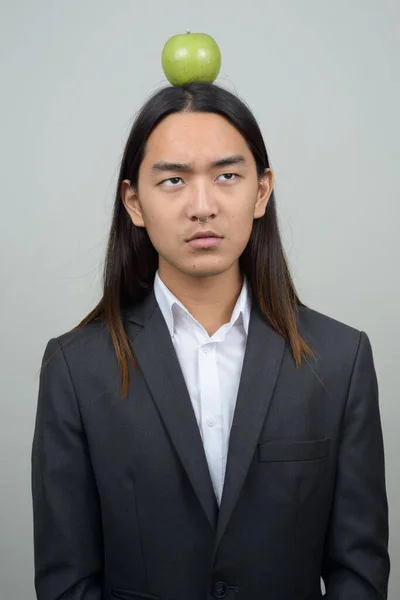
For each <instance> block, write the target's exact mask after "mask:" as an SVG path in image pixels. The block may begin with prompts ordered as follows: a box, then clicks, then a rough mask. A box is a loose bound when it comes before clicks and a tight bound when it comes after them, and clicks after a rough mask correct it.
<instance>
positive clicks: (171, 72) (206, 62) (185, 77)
mask: <svg viewBox="0 0 400 600" xmlns="http://www.w3.org/2000/svg"><path fill="white" fill-rule="evenodd" d="M161 63H162V68H163V71H164V74H165V76H166V78H167V79H168V81H169V82H170V83H171V84H172V85H187V84H188V83H191V82H193V81H206V82H208V83H213V81H215V79H216V78H217V76H218V73H219V70H220V68H221V52H220V49H219V47H218V44H217V42H216V41H215V40H214V38H212V37H211V36H210V35H208V34H207V33H191V32H190V31H187V32H186V33H180V34H178V35H174V36H172V37H171V38H170V39H169V40H168V41H167V42H166V44H165V46H164V48H163V51H162V57H161Z"/></svg>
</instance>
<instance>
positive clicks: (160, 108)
mask: <svg viewBox="0 0 400 600" xmlns="http://www.w3.org/2000/svg"><path fill="white" fill-rule="evenodd" d="M273 187H274V176H273V172H272V170H271V168H270V166H269V161H268V156H267V152H266V148H265V145H264V142H263V138H262V135H261V132H260V129H259V127H258V125H257V123H256V120H255V119H254V116H253V115H252V113H251V111H250V109H249V108H248V107H247V106H246V105H245V104H244V103H243V102H242V101H241V100H240V99H239V98H237V97H236V96H235V95H234V94H232V93H231V92H229V91H227V90H224V89H223V88H221V87H219V86H217V85H213V84H206V83H193V84H190V85H188V86H185V87H179V86H172V87H166V88H163V89H161V90H159V91H158V92H156V93H155V94H153V95H152V97H151V98H150V99H149V100H148V102H146V104H145V105H144V106H143V107H142V109H141V110H140V112H139V114H138V116H137V118H136V120H135V122H134V124H133V126H132V130H131V132H130V135H129V139H128V141H127V144H126V148H125V151H124V154H123V158H122V163H121V168H120V173H119V178H118V183H117V190H116V197H115V206H114V213H113V219H112V225H111V231H110V237H109V243H108V248H107V256H106V260H105V268H104V289H103V295H102V298H101V300H100V302H99V304H98V305H97V306H96V307H95V308H94V310H93V311H92V312H91V313H90V314H89V315H88V316H87V317H86V318H85V319H83V320H82V321H81V322H80V323H79V324H78V325H77V327H75V328H74V329H73V330H71V331H69V332H67V333H64V334H63V335H60V336H58V337H54V338H52V339H51V340H50V341H49V342H48V344H47V346H46V349H45V352H44V356H43V362H42V369H41V375H40V386H39V396H38V406H37V415H36V423H35V433H34V439H33V448H32V494H33V509H34V545H35V546H34V547H35V587H36V592H37V597H38V599H39V600H61V599H62V600H118V599H119V600H140V599H142V600H144V599H146V600H207V599H209V600H212V599H215V598H227V599H228V600H262V599H268V600H318V599H319V598H321V597H322V592H321V578H322V579H323V581H324V584H325V588H326V596H325V597H326V598H327V600H353V599H354V600H384V599H385V598H387V585H388V577H389V570H390V561H389V556H388V506H387V497H386V487H385V467H384V446H383V439H382V429H381V420H380V409H379V402H378V385H377V378H376V373H375V368H374V361H373V355H372V349H371V345H370V341H369V338H368V336H367V334H366V333H365V332H363V331H359V330H357V329H355V328H353V327H351V326H349V325H346V324H343V323H341V322H339V321H337V320H334V319H332V318H330V317H328V316H326V315H323V314H321V313H318V312H316V311H314V310H312V309H310V308H308V307H306V306H305V305H304V304H303V303H302V302H301V301H300V299H299V297H298V295H297V293H296V290H295V287H294V284H293V281H292V278H291V276H290V272H289V268H288V265H287V261H286V258H285V254H284V250H283V246H282V243H281V238H280V234H279V229H278V222H277V213H276V204H275V197H274V190H273Z"/></svg>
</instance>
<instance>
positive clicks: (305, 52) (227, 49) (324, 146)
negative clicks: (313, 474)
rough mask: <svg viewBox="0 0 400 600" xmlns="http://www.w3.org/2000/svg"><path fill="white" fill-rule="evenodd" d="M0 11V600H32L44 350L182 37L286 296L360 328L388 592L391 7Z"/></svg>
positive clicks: (394, 17)
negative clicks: (195, 40) (257, 181)
mask: <svg viewBox="0 0 400 600" xmlns="http://www.w3.org/2000/svg"><path fill="white" fill-rule="evenodd" d="M0 11H1V14H0V86H1V93H0V165H1V167H0V171H1V181H0V185H1V213H0V235H1V239H0V242H1V246H0V250H1V257H0V260H1V265H0V266H1V273H0V276H1V296H0V298H1V321H0V327H1V330H0V340H1V356H0V365H1V366H0V369H1V409H0V410H1V415H0V487H1V492H0V502H1V506H0V536H1V537H0V553H1V554H0V597H1V598H7V600H21V599H23V600H33V599H34V598H35V594H34V588H33V548H32V511H31V491H30V452H31V443H32V435H33V425H34V416H35V410H36V401H37V389H38V381H39V380H38V369H39V367H40V361H41V358H42V354H43V351H44V347H45V345H46V343H47V341H48V340H49V339H50V337H53V336H57V335H60V334H61V333H63V332H65V331H68V330H69V329H71V328H72V327H73V326H74V325H75V324H77V323H78V321H80V320H81V319H82V318H83V316H85V315H86V314H87V313H88V312H89V311H90V310H91V309H92V308H93V306H94V304H95V303H96V302H97V300H98V299H99V295H100V283H101V269H102V264H103V258H104V250H105V244H106V240H107V234H108V229H109V225H110V216H111V207H112V204H113V201H114V193H115V184H116V177H117V172H118V167H119V161H120V159H121V154H122V151H123V147H124V144H125V141H126V138H127V135H128V131H129V128H130V125H131V123H132V120H133V118H134V116H135V113H136V111H137V110H138V109H139V107H140V106H141V105H142V103H143V102H144V101H145V100H146V99H147V98H148V96H149V94H150V93H152V92H153V91H155V90H156V89H158V88H159V87H160V86H162V85H165V84H166V83H167V81H166V79H165V76H164V74H163V72H162V68H161V52H162V48H163V46H164V44H165V42H166V41H167V39H168V38H169V37H171V36H172V35H174V34H176V33H183V32H185V31H186V30H187V29H190V30H191V31H192V32H206V33H209V34H210V35H212V36H213V37H214V38H215V39H216V41H217V42H218V44H219V46H220V49H221V53H222V68H221V72H220V76H219V78H218V80H217V81H216V83H219V84H220V85H223V86H225V87H227V88H228V89H230V90H231V91H233V92H235V93H237V94H238V95H239V96H240V97H241V98H242V99H244V100H245V101H246V102H247V103H248V104H249V105H250V107H251V108H252V110H253V111H254V113H255V116H256V118H257V119H258V121H259V123H260V126H261V128H262V131H263V134H264V137H265V141H266V145H267V149H268V151H269V154H270V158H271V163H272V168H273V169H274V171H275V178H276V198H277V203H278V212H279V219H280V225H281V230H282V234H283V238H284V243H285V248H286V252H287V255H288V259H289V262H290V266H291V269H292V274H293V277H294V280H295V284H296V285H297V288H298V292H299V295H300V297H301V299H302V300H303V302H305V303H306V304H308V305H309V306H310V307H311V308H314V309H315V310H318V311H319V312H322V313H325V314H328V315H330V316H332V317H334V318H336V319H338V320H340V321H343V322H345V323H347V324H349V325H352V326H354V327H357V328H359V329H362V330H364V331H366V332H367V333H368V335H369V337H370V340H371V343H372V347H373V351H374V357H375V364H376V370H377V374H378V380H379V389H380V406H381V415H382V424H383V430H384V439H385V453H386V470H387V490H388V496H389V510H390V552H391V560H392V573H391V579H390V599H391V600H396V599H397V598H398V597H399V593H400V566H399V559H400V538H399V533H400V517H399V514H400V511H399V509H400V495H399V484H400V482H399V459H398V456H399V451H400V444H399V422H400V396H399V378H398V374H399V340H400V326H399V301H400V294H399V292H400V283H399V270H400V269H399V250H398V244H399V235H398V232H399V226H400V210H399V201H400V198H399V176H400V170H399V165H400V153H399V140H400V124H399V107H400V82H399V79H400V64H399V63H400V36H399V24H400V3H399V2H398V0H393V1H391V0H336V1H335V2H332V1H328V0H303V1H302V2H299V1H298V0H291V1H288V0H279V2H277V1H272V0H255V1H253V2H252V1H249V2H246V3H243V2H237V3H235V2H232V1H230V2H226V1H223V0H220V1H219V2H215V0H213V1H210V0H201V2H194V3H193V2H189V1H188V0H186V1H183V0H174V2H165V1H161V0H153V1H152V2H142V1H135V0H130V1H126V0H108V1H102V0H96V1H95V0H86V1H84V2H82V1H81V0H64V1H63V2H61V1H60V0H59V1H56V0H36V1H35V2H32V1H28V0H26V1H21V0H8V1H6V0H1V2H0ZM288 600H292V599H288ZM293 600H295V599H293ZM343 600H347V599H343ZM360 600H361V599H360Z"/></svg>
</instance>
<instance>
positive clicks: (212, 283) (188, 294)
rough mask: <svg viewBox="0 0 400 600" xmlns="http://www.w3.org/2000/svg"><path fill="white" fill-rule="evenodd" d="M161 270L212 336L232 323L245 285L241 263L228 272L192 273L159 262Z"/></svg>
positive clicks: (164, 279)
mask: <svg viewBox="0 0 400 600" xmlns="http://www.w3.org/2000/svg"><path fill="white" fill-rule="evenodd" d="M158 274H159V276H160V279H161V280H162V282H163V283H164V284H165V285H166V286H167V288H168V289H169V290H170V291H171V292H172V293H173V294H174V296H176V297H177V298H178V300H180V302H182V304H183V305H184V306H185V308H186V309H187V310H188V311H189V312H190V314H191V315H192V317H194V318H195V319H196V320H197V321H198V322H199V323H200V324H201V325H202V326H203V327H204V329H205V330H206V331H207V333H208V334H209V335H210V336H211V335H213V334H214V333H215V332H216V331H217V330H218V329H219V328H220V327H221V326H222V325H224V324H225V323H229V321H230V319H231V317H232V312H233V309H234V308H235V304H236V301H237V299H238V297H239V295H240V292H241V290H242V285H243V277H242V275H241V273H240V269H239V265H238V264H237V265H234V266H232V268H231V269H229V270H228V271H226V272H225V273H220V274H218V275H213V276H211V277H193V276H191V275H187V274H185V273H182V272H180V271H177V270H176V269H173V268H171V267H169V266H168V265H163V264H162V263H161V262H160V264H159V270H158Z"/></svg>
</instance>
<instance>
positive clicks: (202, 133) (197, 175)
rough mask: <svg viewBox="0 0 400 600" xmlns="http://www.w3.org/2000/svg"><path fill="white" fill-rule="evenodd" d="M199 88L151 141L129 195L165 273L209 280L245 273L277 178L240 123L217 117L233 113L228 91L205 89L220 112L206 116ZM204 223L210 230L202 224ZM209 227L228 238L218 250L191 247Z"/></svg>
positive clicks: (125, 196)
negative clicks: (242, 268) (246, 256)
mask: <svg viewBox="0 0 400 600" xmlns="http://www.w3.org/2000/svg"><path fill="white" fill-rule="evenodd" d="M196 85H197V87H198V88H199V84H196ZM200 86H202V84H200ZM193 87H194V86H191V87H190V88H189V89H188V88H186V90H185V94H186V99H185V103H184V104H183V105H182V98H179V100H180V102H179V104H178V105H177V106H176V107H175V109H176V112H173V113H170V114H168V115H167V116H165V115H164V116H163V118H162V119H161V120H159V121H158V124H157V125H155V126H154V128H153V129H152V131H151V133H150V135H148V136H147V139H146V144H145V147H144V150H143V151H142V157H141V158H142V159H141V162H140V165H139V168H136V170H135V172H134V173H133V175H134V181H135V182H136V184H135V183H134V182H133V181H131V180H129V179H125V180H124V181H123V182H122V189H121V198H122V201H123V204H124V206H125V208H126V210H127V212H128V214H129V216H130V218H131V220H132V223H133V225H134V226H135V227H139V228H145V229H146V232H147V234H148V236H149V238H150V240H151V243H152V245H153V247H154V248H155V249H156V251H157V253H158V257H159V269H160V272H163V273H166V272H171V271H175V272H181V273H184V274H185V275H190V276H194V277H207V276H215V275H218V274H220V273H222V272H226V271H228V270H230V271H232V270H233V271H236V270H239V269H238V265H239V258H240V256H241V255H242V253H243V251H244V249H245V247H246V246H247V243H248V241H249V238H250V234H251V231H252V227H253V222H254V219H260V218H262V217H263V216H264V214H265V210H266V206H267V203H268V200H269V198H270V196H271V193H272V189H273V174H272V171H271V169H270V168H269V167H267V166H266V165H265V162H264V163H263V162H262V161H259V162H258V164H257V163H256V160H255V156H254V155H253V152H252V150H251V147H250V145H249V143H248V141H247V139H246V138H245V137H244V135H243V133H242V132H241V131H239V130H238V128H237V124H236V123H233V122H232V120H228V118H227V117H226V114H221V112H219V113H217V112H215V110H216V107H219V106H221V105H223V106H224V107H225V110H226V104H227V103H226V98H225V99H224V100H225V101H224V102H222V100H223V98H222V95H225V94H226V92H225V90H220V88H215V86H210V85H206V86H202V87H203V88H204V91H205V92H206V93H210V91H211V92H212V93H213V94H214V98H213V105H214V112H206V108H207V106H205V105H204V102H203V105H200V107H199V106H198V105H197V104H196V101H195V100H198V99H201V95H198V92H197V93H196V91H195V92H194V93H193V91H192V88H193ZM215 89H217V90H218V92H217V93H216V94H215ZM200 91H201V87H200ZM204 91H203V94H204ZM221 92H222V93H221ZM229 97H230V99H231V100H232V98H234V99H235V100H236V103H237V102H238V99H237V98H236V97H235V96H233V95H230V96H229ZM209 102H210V101H209ZM239 102H240V101H239ZM233 104H234V103H233ZM199 108H200V109H201V110H200V109H199ZM235 108H236V107H235V106H234V105H233V106H232V107H231V113H232V114H233V115H235ZM178 109H179V110H178ZM209 109H211V106H210V105H209ZM235 116H236V117H237V115H235ZM247 116H248V115H247ZM242 121H243V119H242ZM264 158H265V157H264ZM184 165H187V166H186V167H184ZM200 219H201V220H202V221H207V225H206V226H205V225H203V224H199V220H200ZM207 230H208V231H213V232H214V233H216V234H217V235H218V236H220V237H221V239H222V241H221V243H220V244H218V246H217V247H213V248H208V249H196V248H193V247H192V246H191V245H190V244H188V240H189V239H190V238H191V237H192V236H193V235H194V234H196V233H199V232H201V231H207Z"/></svg>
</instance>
